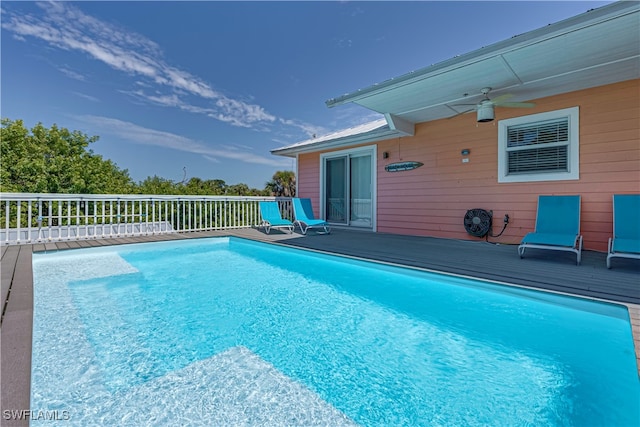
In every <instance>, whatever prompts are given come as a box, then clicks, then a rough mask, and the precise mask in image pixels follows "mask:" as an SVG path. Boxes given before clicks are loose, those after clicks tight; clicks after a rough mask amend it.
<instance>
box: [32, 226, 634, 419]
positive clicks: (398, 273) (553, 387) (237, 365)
mask: <svg viewBox="0 0 640 427" xmlns="http://www.w3.org/2000/svg"><path fill="white" fill-rule="evenodd" d="M33 266H34V336H33V356H32V358H33V364H32V366H33V368H32V371H33V372H32V396H31V400H32V402H31V409H32V410H49V411H54V410H58V411H68V413H69V418H70V420H69V421H62V422H61V424H64V425H73V424H75V425H109V426H112V425H136V426H138V425H154V426H155V425H234V426H236V425H283V426H289V425H304V426H307V425H356V424H360V425H366V426H381V425H389V426H401V425H406V426H417V425H442V426H447V425H465V426H474V425H491V426H507V425H508V426H518V425H523V426H524V425H575V426H585V425H606V426H625V425H629V426H637V425H640V383H639V380H638V375H637V368H636V360H635V355H634V350H633V341H632V335H631V326H630V322H629V318H628V314H627V311H626V309H625V308H624V307H622V306H618V305H614V304H604V303H597V302H593V301H588V300H584V299H578V298H570V297H564V296H558V295H551V294H547V293H542V292H535V291H529V290H524V289H518V288H513V287H507V286H502V285H497V284H490V283H486V282H479V281H474V280H469V279H465V278H459V277H450V276H443V275H438V274H432V273H427V272H419V271H414V270H408V269H402V268H396V267H391V266H384V265H379V264H372V263H366V262H362V261H356V260H349V259H344V258H339V257H333V256H328V255H321V254H316V253H310V252H306V251H301V250H295V249H287V248H280V247H275V246H273V245H266V244H261V243H256V242H249V241H245V240H242V239H234V238H230V239H226V238H224V239H203V240H197V241H188V242H177V243H176V242H164V243H154V244H142V245H129V246H120V247H109V248H100V249H82V250H76V251H64V252H60V253H53V254H35V255H34V260H33Z"/></svg>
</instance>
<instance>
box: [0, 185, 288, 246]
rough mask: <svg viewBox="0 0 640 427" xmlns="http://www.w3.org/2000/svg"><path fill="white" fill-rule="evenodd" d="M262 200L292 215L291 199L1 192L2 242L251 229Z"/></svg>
mask: <svg viewBox="0 0 640 427" xmlns="http://www.w3.org/2000/svg"><path fill="white" fill-rule="evenodd" d="M262 200H277V201H278V203H279V205H280V208H281V210H282V215H283V217H284V218H290V219H291V218H292V208H291V199H290V198H275V197H259V196H247V197H245V196H164V195H128V194H127V195H118V194H107V195H103V194H39V193H0V227H2V228H0V244H2V245H8V244H24V243H37V242H54V241H65V240H82V239H98V238H110V237H111V238H113V237H124V236H140V235H149V234H163V233H174V232H191V231H206V230H225V229H234V228H250V227H255V226H257V225H259V223H260V211H259V208H258V202H259V201H262Z"/></svg>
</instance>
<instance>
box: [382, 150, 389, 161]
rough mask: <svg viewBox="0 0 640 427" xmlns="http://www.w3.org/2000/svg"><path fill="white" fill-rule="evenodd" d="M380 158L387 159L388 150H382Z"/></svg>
mask: <svg viewBox="0 0 640 427" xmlns="http://www.w3.org/2000/svg"><path fill="white" fill-rule="evenodd" d="M382 158H383V159H388V158H389V152H388V151H385V152H383V153H382Z"/></svg>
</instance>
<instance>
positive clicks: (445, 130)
mask: <svg viewBox="0 0 640 427" xmlns="http://www.w3.org/2000/svg"><path fill="white" fill-rule="evenodd" d="M535 103H536V106H535V107H534V108H531V109H518V108H496V112H495V115H496V120H495V121H494V122H492V123H484V124H477V123H476V121H475V114H465V115H461V116H458V117H455V118H452V119H445V120H437V121H433V122H428V123H422V124H419V125H417V126H416V134H415V135H414V136H412V137H403V138H396V139H392V140H386V141H381V142H377V143H375V144H377V157H378V165H377V183H378V185H377V231H380V232H388V233H398V234H411V235H419V236H435V237H446V238H454V239H469V240H479V239H478V238H476V237H473V236H470V235H468V234H467V233H466V231H465V229H464V226H463V217H464V214H465V213H466V211H467V210H468V209H472V208H482V209H486V210H493V218H494V220H493V230H492V233H493V234H498V233H499V232H500V230H501V229H502V226H503V218H504V215H505V214H508V215H509V218H510V221H509V225H508V226H507V228H506V230H505V232H504V234H503V235H502V236H501V237H499V238H493V237H489V241H492V242H501V243H512V244H513V243H519V242H520V241H521V239H522V237H523V236H524V235H525V234H526V233H527V232H529V231H533V229H534V226H535V217H536V208H537V201H538V195H540V194H579V195H581V196H582V206H581V232H582V235H583V236H584V248H585V249H591V250H598V251H606V249H607V240H608V239H609V237H610V236H611V233H612V218H613V216H612V204H611V203H612V202H611V199H612V197H611V196H612V195H613V194H621V193H640V80H631V81H626V82H621V83H617V84H613V85H607V86H601V87H597V88H593V89H588V90H583V91H577V92H571V93H567V94H563V95H558V96H553V97H549V98H544V99H539V100H535ZM575 106H578V107H579V108H580V119H579V120H580V135H579V150H580V179H578V180H567V181H544V182H528V183H498V121H499V120H501V119H508V118H512V117H518V116H523V115H529V114H535V113H541V112H545V111H554V110H559V109H563V108H569V107H575ZM367 145H370V144H367ZM463 149H468V150H470V152H471V153H470V155H469V156H468V158H469V162H468V163H462V158H463V156H462V155H461V154H460V151H461V150H463ZM385 151H386V152H388V153H389V158H388V159H383V158H382V153H383V152H385ZM319 155H320V154H319V153H313V154H301V155H300V156H299V162H298V171H299V177H298V191H299V194H300V196H301V197H311V198H312V200H313V204H314V207H315V208H316V209H317V207H318V206H319V203H320V201H319V195H320V182H319V175H320V169H319V168H320V161H319ZM398 161H419V162H422V163H424V166H422V167H420V168H418V169H415V170H412V171H405V172H395V173H389V172H386V171H385V170H384V165H385V164H388V163H392V162H398ZM316 214H318V212H316Z"/></svg>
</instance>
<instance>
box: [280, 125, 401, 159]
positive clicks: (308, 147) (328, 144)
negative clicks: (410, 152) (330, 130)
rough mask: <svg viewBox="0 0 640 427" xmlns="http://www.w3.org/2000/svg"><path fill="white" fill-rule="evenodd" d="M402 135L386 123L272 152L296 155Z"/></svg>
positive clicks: (289, 155) (281, 154) (282, 154)
mask: <svg viewBox="0 0 640 427" xmlns="http://www.w3.org/2000/svg"><path fill="white" fill-rule="evenodd" d="M401 136H405V134H404V133H402V132H399V131H397V130H395V129H391V128H390V127H389V125H386V124H385V125H383V126H381V127H379V128H376V129H374V130H371V131H368V132H362V133H357V134H353V135H349V136H345V137H342V138H335V139H322V140H319V141H317V142H310V143H307V144H294V145H289V146H286V147H282V148H276V149H274V150H271V154H274V155H277V156H286V157H294V156H295V155H296V154H300V153H313V152H316V151H320V150H325V149H330V148H342V147H349V146H353V145H358V144H365V143H367V142H375V141H381V140H384V139H389V138H394V137H401Z"/></svg>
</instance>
